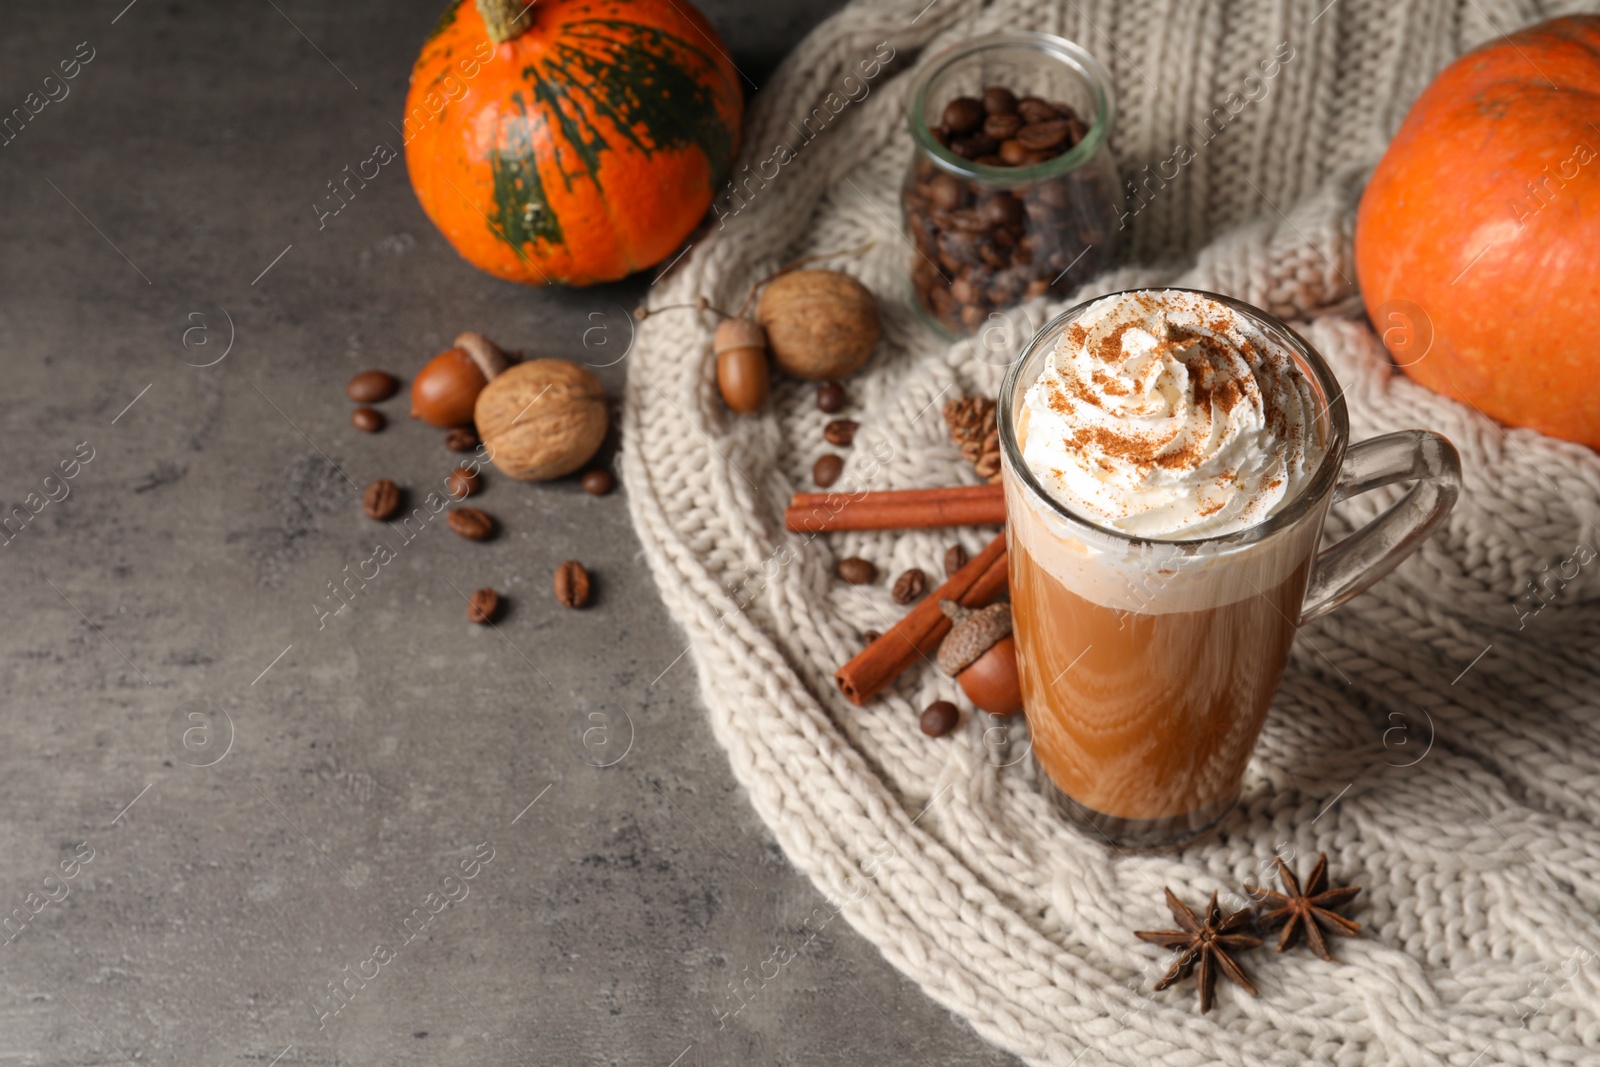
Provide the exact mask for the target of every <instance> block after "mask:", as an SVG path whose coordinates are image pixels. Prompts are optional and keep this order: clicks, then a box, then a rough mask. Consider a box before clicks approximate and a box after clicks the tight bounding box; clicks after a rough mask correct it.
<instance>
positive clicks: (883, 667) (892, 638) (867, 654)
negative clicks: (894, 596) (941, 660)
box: [833, 533, 1006, 705]
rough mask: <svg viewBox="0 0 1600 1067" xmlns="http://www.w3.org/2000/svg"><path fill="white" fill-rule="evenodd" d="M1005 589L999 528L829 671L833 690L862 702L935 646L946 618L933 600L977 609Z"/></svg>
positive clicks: (945, 626) (944, 629)
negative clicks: (889, 625) (884, 628)
mask: <svg viewBox="0 0 1600 1067" xmlns="http://www.w3.org/2000/svg"><path fill="white" fill-rule="evenodd" d="M1005 589H1006V535H1005V534H1004V533H1001V534H1000V536H998V537H996V538H995V539H994V540H993V541H990V542H989V544H988V546H987V547H986V548H984V550H983V551H982V552H980V553H978V554H977V555H976V556H974V557H972V559H971V560H969V561H968V562H967V565H966V566H965V567H962V568H961V569H960V570H958V571H956V572H955V573H954V574H952V575H951V576H950V579H949V581H947V582H945V583H944V584H943V585H941V586H940V587H939V588H937V589H935V590H934V591H933V592H932V593H930V594H929V595H928V596H927V597H925V598H923V600H922V603H920V604H918V605H917V606H916V607H914V608H912V609H911V610H910V611H909V612H907V613H906V615H905V617H904V618H902V619H901V620H900V621H899V622H897V623H895V624H894V626H893V628H891V629H890V630H889V632H888V633H886V634H884V635H883V636H881V637H879V638H878V639H877V640H876V641H874V642H872V644H870V645H868V646H867V647H866V648H864V649H862V650H861V651H860V653H858V654H857V655H856V657H855V658H854V659H852V660H851V661H850V662H849V663H846V664H845V665H844V666H843V667H840V668H839V670H838V672H837V673H835V674H834V676H833V679H834V681H835V682H837V683H838V684H839V690H840V691H841V692H842V693H844V696H845V699H846V700H848V701H850V703H852V704H856V705H861V704H865V703H866V702H867V701H869V700H871V699H872V698H873V697H874V696H876V695H877V694H878V692H879V690H881V689H882V688H883V687H884V686H886V685H888V684H889V683H890V682H892V681H894V680H895V679H896V678H898V677H899V676H900V672H901V671H904V670H905V669H906V668H907V667H909V666H911V665H912V664H913V663H916V662H917V661H918V660H921V659H926V658H929V657H931V656H932V655H933V654H934V653H935V652H937V651H938V649H939V642H940V641H943V640H944V636H945V634H947V633H949V632H950V625H951V624H950V619H949V617H948V616H946V615H945V613H944V612H943V611H941V610H939V601H941V600H955V601H958V602H960V603H961V604H963V605H965V606H966V607H969V608H980V607H983V606H984V605H985V604H989V603H992V602H993V601H995V600H997V599H998V598H999V597H1000V595H1001V594H1002V593H1004V592H1005Z"/></svg>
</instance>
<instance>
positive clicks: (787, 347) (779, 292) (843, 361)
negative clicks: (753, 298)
mask: <svg viewBox="0 0 1600 1067" xmlns="http://www.w3.org/2000/svg"><path fill="white" fill-rule="evenodd" d="M756 321H757V322H758V323H760V324H761V326H762V327H763V328H764V329H765V330H766V333H767V349H768V350H769V351H770V352H771V353H772V358H773V360H774V361H775V362H776V363H777V364H778V367H779V369H781V370H782V371H783V372H784V373H785V374H788V375H790V376H791V377H795V378H805V379H809V380H812V381H815V380H818V379H822V378H844V377H847V376H849V375H851V374H854V373H855V372H856V371H857V370H858V369H859V368H860V367H861V365H862V364H863V363H865V362H866V361H867V359H868V357H870V356H871V355H872V350H873V349H874V348H875V347H877V344H878V335H879V328H878V302H877V300H876V299H874V298H873V296H872V291H871V290H870V289H868V288H867V287H866V286H864V285H862V284H861V283H860V282H858V281H857V280H856V279H855V278H853V277H851V276H850V275H848V274H843V273H841V272H839V271H836V270H797V271H792V272H790V273H788V274H781V275H779V276H778V277H777V278H775V279H773V281H772V284H770V285H768V286H767V287H766V289H764V290H762V293H761V299H760V301H758V302H757V304H756Z"/></svg>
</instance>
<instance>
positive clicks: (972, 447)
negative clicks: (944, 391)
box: [944, 396, 1000, 482]
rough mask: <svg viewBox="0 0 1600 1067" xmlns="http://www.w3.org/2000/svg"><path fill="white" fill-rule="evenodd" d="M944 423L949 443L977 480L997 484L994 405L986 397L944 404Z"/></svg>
mask: <svg viewBox="0 0 1600 1067" xmlns="http://www.w3.org/2000/svg"><path fill="white" fill-rule="evenodd" d="M944 421H945V423H946V424H947V425H948V426H949V427H950V440H952V441H954V442H955V443H956V444H957V445H958V446H959V447H960V448H961V455H962V456H963V457H964V458H965V459H966V461H967V462H968V463H971V464H972V466H973V469H974V470H976V471H977V472H978V476H979V477H980V478H986V479H988V480H989V481H991V482H998V481H999V480H1000V433H999V431H998V430H997V429H996V426H995V402H994V401H993V400H992V399H990V398H989V397H986V396H963V397H957V398H956V399H954V400H951V401H949V402H947V403H946V404H945V406H944Z"/></svg>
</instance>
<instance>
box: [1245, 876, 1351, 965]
mask: <svg viewBox="0 0 1600 1067" xmlns="http://www.w3.org/2000/svg"><path fill="white" fill-rule="evenodd" d="M1278 877H1279V878H1281V879H1282V880H1283V888H1284V889H1285V890H1286V892H1283V893H1274V892H1273V891H1272V890H1270V889H1262V888H1260V887H1258V886H1252V885H1247V886H1245V887H1244V888H1245V892H1247V893H1249V894H1250V895H1252V896H1257V895H1259V896H1262V897H1265V898H1267V899H1268V900H1269V901H1271V902H1273V903H1275V904H1276V905H1277V907H1275V908H1273V909H1272V910H1271V911H1265V912H1262V914H1261V917H1260V921H1261V923H1262V925H1264V926H1276V925H1277V924H1278V923H1282V924H1283V935H1282V936H1281V937H1279V938H1278V951H1279V952H1282V951H1283V950H1284V949H1286V948H1288V947H1289V946H1290V945H1291V944H1293V943H1294V939H1295V935H1296V934H1298V933H1299V932H1300V930H1301V929H1302V928H1303V929H1304V930H1305V932H1306V941H1307V942H1309V943H1310V945H1311V951H1313V952H1315V953H1316V954H1317V955H1319V956H1321V957H1322V958H1323V959H1325V960H1331V959H1333V956H1332V955H1331V954H1329V952H1328V943H1327V941H1326V940H1325V939H1324V938H1323V936H1322V935H1323V931H1324V930H1326V931H1328V932H1329V933H1335V934H1339V935H1341V936H1343V937H1355V936H1356V933H1357V932H1358V931H1359V930H1360V929H1361V924H1360V923H1357V922H1351V921H1350V920H1349V919H1346V918H1345V917H1344V916H1343V915H1335V914H1334V913H1333V912H1332V911H1330V910H1329V909H1330V908H1336V907H1338V906H1339V905H1340V904H1344V903H1346V902H1347V901H1349V900H1351V899H1353V898H1354V897H1355V895H1356V894H1357V893H1359V892H1361V887H1360V886H1358V885H1350V886H1343V887H1341V888H1339V889H1329V888H1328V854H1327V853H1326V852H1324V853H1322V855H1320V856H1318V857H1317V865H1316V866H1315V867H1313V868H1311V875H1310V877H1308V878H1307V879H1306V883H1305V889H1304V890H1302V889H1301V888H1300V880H1299V879H1298V878H1296V877H1295V876H1294V872H1293V871H1291V870H1290V869H1289V867H1288V865H1287V864H1286V863H1284V862H1283V860H1282V859H1281V858H1280V859H1279V860H1278Z"/></svg>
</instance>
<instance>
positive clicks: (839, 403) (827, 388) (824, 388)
mask: <svg viewBox="0 0 1600 1067" xmlns="http://www.w3.org/2000/svg"><path fill="white" fill-rule="evenodd" d="M817 407H819V408H821V409H822V410H823V411H825V412H827V413H828V414H829V415H834V414H837V413H838V412H841V411H843V410H844V386H842V385H840V384H839V383H838V382H832V381H830V382H822V383H820V384H819V385H818V386H817Z"/></svg>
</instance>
